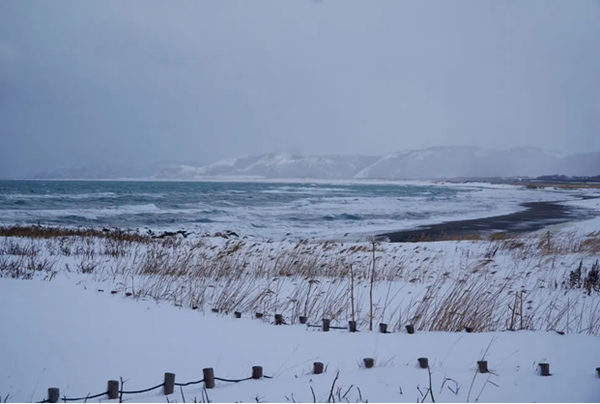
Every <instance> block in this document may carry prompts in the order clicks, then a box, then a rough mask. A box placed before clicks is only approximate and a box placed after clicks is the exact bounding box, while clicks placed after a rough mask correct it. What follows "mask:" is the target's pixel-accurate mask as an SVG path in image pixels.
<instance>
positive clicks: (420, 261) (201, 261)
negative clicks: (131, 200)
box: [0, 228, 600, 335]
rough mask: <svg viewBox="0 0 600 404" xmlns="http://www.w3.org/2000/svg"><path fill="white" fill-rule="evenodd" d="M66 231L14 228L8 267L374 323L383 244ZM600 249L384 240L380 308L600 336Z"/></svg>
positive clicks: (222, 306)
mask: <svg viewBox="0 0 600 404" xmlns="http://www.w3.org/2000/svg"><path fill="white" fill-rule="evenodd" d="M63 230H64V229H58V230H54V231H51V230H50V229H47V228H45V229H44V230H41V231H38V230H37V229H35V228H34V229H33V230H32V228H29V230H23V229H21V228H12V230H10V231H8V230H6V228H4V231H6V232H8V233H10V234H11V235H12V237H5V238H0V276H10V277H16V278H24V279H30V278H31V277H33V276H37V274H44V276H50V277H51V276H53V275H52V274H55V273H56V271H58V270H67V271H75V272H78V273H82V274H87V275H89V276H90V279H91V280H93V281H95V282H97V283H98V284H103V285H107V286H108V288H111V290H115V291H117V292H120V293H123V294H124V293H128V294H131V296H132V297H133V298H151V299H156V300H164V301H170V302H172V303H173V304H175V305H177V306H181V307H188V308H190V309H196V310H202V311H211V310H213V309H216V310H217V311H218V312H219V313H233V312H234V311H240V312H243V313H248V314H250V315H252V314H254V313H255V312H261V313H265V314H266V316H265V321H270V320H271V319H272V314H274V313H281V314H284V316H285V318H286V322H287V323H294V322H296V321H297V318H298V316H300V315H304V316H307V317H308V318H309V321H310V322H311V323H313V324H314V323H319V322H320V320H321V319H322V318H325V317H326V318H330V319H331V320H332V321H333V322H334V324H336V323H337V324H338V325H339V324H342V325H345V324H347V321H348V320H349V319H350V318H351V317H352V316H354V318H355V319H356V321H357V325H358V328H359V329H365V328H366V327H368V325H369V322H370V319H371V304H370V303H369V302H370V296H369V289H370V282H371V270H372V268H373V264H374V261H373V255H372V249H373V248H372V245H371V244H366V243H365V244H350V245H344V244H342V243H336V242H328V243H309V242H306V241H300V242H298V243H296V244H283V243H253V242H247V241H245V240H239V239H229V240H226V241H225V240H220V241H218V242H216V243H215V242H214V241H211V240H210V239H208V240H190V239H181V238H164V239H151V238H148V237H141V238H140V239H139V241H134V240H137V239H132V238H129V236H123V237H122V236H121V235H117V236H115V237H108V236H107V235H106V234H105V233H106V232H99V233H98V232H92V233H90V234H93V235H92V236H87V235H86V234H88V233H86V232H87V230H86V231H83V230H82V231H81V232H79V233H78V232H77V231H73V233H71V232H70V231H69V232H66V233H65V232H64V231H63ZM15 234H19V235H18V236H15ZM53 234H54V235H55V236H51V235H53ZM96 234H100V235H101V236H95V235H96ZM40 235H43V236H40ZM40 238H41V240H40ZM451 249H453V251H452V250H451ZM597 253H598V233H593V234H589V235H587V236H585V237H581V236H577V235H575V234H571V233H558V234H552V235H551V237H550V238H548V235H547V234H542V235H538V236H531V235H529V236H514V235H507V234H502V235H501V236H500V235H499V236H497V237H496V238H495V239H494V240H491V241H490V240H478V241H473V240H461V241H460V242H457V243H455V244H454V245H451V246H448V245H447V244H445V245H443V246H440V245H438V244H437V243H431V244H427V243H423V244H418V245H415V244H406V245H397V244H396V245H386V244H378V245H376V249H375V257H374V258H375V268H376V271H375V273H374V276H373V285H374V286H373V303H372V310H373V318H374V320H375V321H379V322H386V323H388V325H389V329H390V330H401V329H403V327H404V325H405V324H407V323H412V324H413V325H414V326H415V327H416V328H417V329H420V330H429V331H460V330H462V329H464V328H465V327H470V328H472V329H473V330H474V331H475V332H479V331H498V330H506V329H527V330H547V329H556V330H560V331H565V332H582V333H591V334H594V335H600V291H596V290H595V289H594V288H593V287H592V288H586V287H584V283H585V279H586V276H588V275H589V273H590V271H591V268H592V267H593V265H594V262H595V260H596V259H597ZM578 265H581V266H582V267H583V268H584V270H582V275H581V277H582V280H581V282H580V283H578V284H577V285H578V287H573V286H572V284H571V283H570V273H571V272H572V271H574V270H576V269H577V267H578ZM351 266H352V274H353V277H351V276H350V267H351ZM588 283H589V282H588ZM352 301H353V304H352Z"/></svg>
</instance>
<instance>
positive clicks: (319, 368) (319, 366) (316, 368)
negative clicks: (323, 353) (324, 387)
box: [313, 362, 325, 375]
mask: <svg viewBox="0 0 600 404" xmlns="http://www.w3.org/2000/svg"><path fill="white" fill-rule="evenodd" d="M324 368H325V366H324V365H323V362H315V363H313V374H315V375H320V374H321V373H323V369H324Z"/></svg>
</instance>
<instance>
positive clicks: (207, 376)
mask: <svg viewBox="0 0 600 404" xmlns="http://www.w3.org/2000/svg"><path fill="white" fill-rule="evenodd" d="M202 374H203V375H204V388H206V389H214V388H215V372H214V370H213V368H204V369H202Z"/></svg>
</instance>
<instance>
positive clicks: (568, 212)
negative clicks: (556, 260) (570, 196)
mask: <svg viewBox="0 0 600 404" xmlns="http://www.w3.org/2000/svg"><path fill="white" fill-rule="evenodd" d="M584 199H590V198H589V197H588V198H585V197H584ZM520 206H522V207H524V208H526V209H525V210H522V211H519V212H514V213H509V214H505V215H500V216H490V217H484V218H480V219H469V220H455V221H450V222H443V223H436V224H433V225H423V226H419V227H417V228H415V229H410V230H400V231H395V232H388V233H381V234H378V235H377V236H376V237H378V238H387V240H388V241H389V242H390V243H411V242H419V241H442V240H446V239H454V238H461V237H467V236H483V235H486V234H490V233H495V232H504V233H513V234H515V233H528V232H533V231H537V230H541V229H543V228H545V227H548V226H550V225H556V224H561V223H567V222H571V221H573V220H584V219H588V218H590V217H593V216H594V215H593V214H591V213H590V212H589V211H587V210H585V209H582V208H579V207H574V206H567V205H563V204H562V203H561V202H525V203H521V204H520Z"/></svg>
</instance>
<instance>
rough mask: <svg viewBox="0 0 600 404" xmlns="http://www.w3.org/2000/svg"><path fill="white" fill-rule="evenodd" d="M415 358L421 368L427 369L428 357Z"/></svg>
mask: <svg viewBox="0 0 600 404" xmlns="http://www.w3.org/2000/svg"><path fill="white" fill-rule="evenodd" d="M417 360H418V361H419V367H420V368H421V369H427V368H428V367H429V359H427V358H419V359H417Z"/></svg>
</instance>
